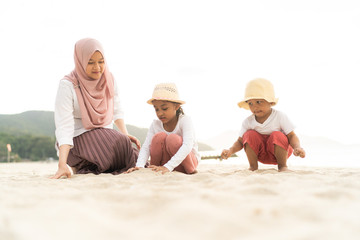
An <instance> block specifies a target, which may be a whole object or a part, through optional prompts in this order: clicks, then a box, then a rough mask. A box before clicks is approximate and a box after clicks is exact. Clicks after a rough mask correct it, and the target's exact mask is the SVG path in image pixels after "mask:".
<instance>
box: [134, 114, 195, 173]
mask: <svg viewBox="0 0 360 240" xmlns="http://www.w3.org/2000/svg"><path fill="white" fill-rule="evenodd" d="M159 132H165V133H166V134H167V135H169V134H172V133H174V134H177V135H179V136H181V137H182V139H183V144H182V146H181V147H180V148H179V150H178V151H177V152H176V154H175V155H174V156H173V157H172V158H171V159H170V160H169V161H168V162H167V163H166V164H165V165H164V167H166V168H167V169H169V171H173V170H174V168H176V167H177V166H179V165H180V163H181V162H182V161H183V160H184V159H185V158H186V156H187V155H189V153H190V152H193V153H194V155H195V156H196V158H197V159H198V161H200V154H199V153H198V145H197V142H196V139H195V131H194V127H193V124H192V121H191V118H190V117H189V116H186V115H180V116H179V120H178V122H177V124H176V127H175V129H174V130H173V131H172V132H168V131H166V130H165V129H164V126H163V123H162V122H161V121H160V120H159V119H155V120H154V121H153V122H152V124H151V126H150V128H149V131H148V133H147V136H146V139H145V142H144V144H143V146H142V147H141V149H140V153H139V157H138V160H137V163H136V166H137V167H144V166H145V164H146V161H147V160H148V159H149V156H150V145H151V141H152V138H153V136H154V135H155V134H156V133H159Z"/></svg>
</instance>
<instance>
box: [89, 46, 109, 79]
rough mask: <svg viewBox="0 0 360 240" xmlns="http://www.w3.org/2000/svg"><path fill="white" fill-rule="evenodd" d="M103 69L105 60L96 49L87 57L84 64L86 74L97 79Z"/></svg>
mask: <svg viewBox="0 0 360 240" xmlns="http://www.w3.org/2000/svg"><path fill="white" fill-rule="evenodd" d="M104 70H105V60H104V57H103V55H102V54H101V53H100V52H99V51H96V52H95V53H94V54H93V55H92V56H91V57H90V59H89V62H88V64H87V66H86V70H85V72H86V75H87V76H88V77H89V78H91V79H93V80H98V79H100V78H101V76H102V74H103V73H104Z"/></svg>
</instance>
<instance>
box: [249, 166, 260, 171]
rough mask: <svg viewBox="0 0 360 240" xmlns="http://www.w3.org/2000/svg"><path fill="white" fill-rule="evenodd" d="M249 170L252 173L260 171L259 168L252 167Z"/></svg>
mask: <svg viewBox="0 0 360 240" xmlns="http://www.w3.org/2000/svg"><path fill="white" fill-rule="evenodd" d="M249 170H250V171H256V170H258V167H251V166H250V167H249Z"/></svg>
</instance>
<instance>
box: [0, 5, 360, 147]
mask: <svg viewBox="0 0 360 240" xmlns="http://www.w3.org/2000/svg"><path fill="white" fill-rule="evenodd" d="M0 35H1V37H0V46H2V50H1V57H0V66H1V67H0V68H1V69H2V74H1V75H0V79H1V93H0V114H15V113H21V112H24V111H29V110H46V111H53V110H54V102H55V96H56V92H57V87H58V84H59V81H60V80H61V79H62V78H63V76H64V75H65V74H68V73H69V72H70V71H72V70H73V68H74V61H73V52H74V44H75V42H76V41H78V40H79V39H81V38H85V37H91V38H96V39H97V40H99V41H100V42H101V43H102V45H103V47H104V49H105V55H106V60H107V63H108V65H109V68H110V71H111V72H112V73H113V75H114V76H115V79H116V81H117V83H118V86H119V91H120V94H121V99H122V105H123V106H124V109H125V122H126V123H127V124H132V125H135V126H138V127H149V126H150V124H151V122H152V120H153V119H154V118H156V115H155V112H154V109H153V107H152V106H150V105H148V104H147V103H146V101H147V100H148V99H150V98H151V95H152V91H153V88H154V86H155V85H156V84H158V83H161V82H174V83H175V84H176V85H177V87H178V89H179V92H180V97H181V98H182V100H184V101H186V104H185V105H184V106H183V108H184V111H185V114H187V115H189V116H191V118H192V119H193V123H194V126H195V129H196V135H197V138H198V139H199V140H206V139H208V138H212V137H214V136H217V135H219V134H221V133H223V132H226V131H238V130H240V127H241V122H242V121H243V119H244V118H245V117H247V116H249V115H250V112H249V111H247V110H243V109H240V108H239V107H237V103H238V102H239V101H241V100H242V99H243V97H244V89H245V86H246V83H247V82H248V81H250V80H252V79H254V78H257V77H262V78H266V79H268V80H270V81H271V82H272V83H273V84H274V88H275V95H276V97H278V98H279V103H278V104H277V105H276V106H275V108H276V109H278V110H280V111H283V112H284V113H286V114H287V115H288V117H289V118H290V119H291V120H292V121H293V122H294V124H295V125H296V129H295V133H297V134H299V135H307V136H324V137H327V138H330V139H333V140H336V141H338V142H341V143H346V144H354V143H355V144H359V143H360V139H359V137H358V136H359V135H360V130H359V127H358V119H359V117H360V114H359V110H356V109H358V108H359V107H358V104H359V102H360V101H359V98H358V93H359V89H360V88H359V85H358V82H359V80H360V71H359V70H360V69H359V67H360V1H358V0H303V1H288V0H273V1H267V0H252V1H241V0H237V1H230V0H213V1H212V0H181V1H171V0H164V1H158V0H155V1H150V0H131V1H121V0H102V1H94V0H87V1H82V0H80V1H78V0H76V1H75V0H69V1H68V0H61V1H50V0H32V1H27V0H12V1H1V2H0ZM234 140H235V139H234Z"/></svg>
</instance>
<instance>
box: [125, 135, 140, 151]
mask: <svg viewBox="0 0 360 240" xmlns="http://www.w3.org/2000/svg"><path fill="white" fill-rule="evenodd" d="M128 137H129V138H130V141H131V142H133V143H135V145H136V147H137V148H138V149H140V147H141V143H140V141H139V139H137V138H136V137H134V136H132V135H128Z"/></svg>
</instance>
